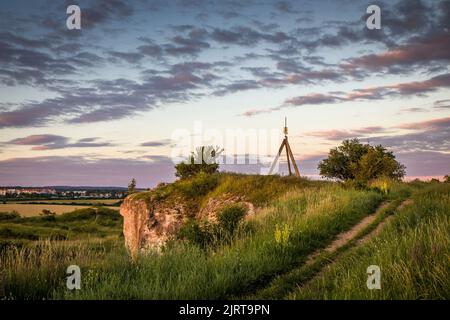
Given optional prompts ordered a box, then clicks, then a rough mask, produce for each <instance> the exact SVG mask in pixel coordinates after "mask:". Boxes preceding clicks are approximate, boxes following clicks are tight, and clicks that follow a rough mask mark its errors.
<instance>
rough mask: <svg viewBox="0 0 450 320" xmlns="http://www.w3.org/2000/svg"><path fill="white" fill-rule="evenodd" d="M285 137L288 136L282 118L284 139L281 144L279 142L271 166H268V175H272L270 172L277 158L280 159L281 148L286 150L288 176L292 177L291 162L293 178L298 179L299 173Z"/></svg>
mask: <svg viewBox="0 0 450 320" xmlns="http://www.w3.org/2000/svg"><path fill="white" fill-rule="evenodd" d="M287 135H288V128H287V119H286V118H284V139H283V142H281V146H280V149H278V154H277V156H276V157H275V159H274V160H273V162H272V165H271V166H270V170H269V175H270V174H272V171H273V169H274V168H275V165H276V163H277V161H278V158H280V155H281V153H282V152H283V148H286V157H287V163H288V169H289V175H290V176H291V175H292V170H291V162H292V166H293V167H294V170H295V176H297V177H300V172H299V171H298V168H297V163H295V159H294V155H293V154H292V150H291V146H290V145H289V141H288V137H287Z"/></svg>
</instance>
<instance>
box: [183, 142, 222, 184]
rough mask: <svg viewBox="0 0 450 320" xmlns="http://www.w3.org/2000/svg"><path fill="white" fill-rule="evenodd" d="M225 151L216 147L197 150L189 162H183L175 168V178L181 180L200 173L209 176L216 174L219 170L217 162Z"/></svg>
mask: <svg viewBox="0 0 450 320" xmlns="http://www.w3.org/2000/svg"><path fill="white" fill-rule="evenodd" d="M222 152H223V149H220V148H219V147H217V146H216V147H214V146H201V147H198V148H196V151H195V152H192V153H191V155H190V156H189V160H188V162H187V163H186V162H181V163H179V164H177V165H176V166H175V170H176V172H175V176H176V177H179V178H181V179H185V178H190V177H193V176H195V175H196V174H198V173H200V172H204V173H207V174H212V173H215V172H217V171H218V170H219V164H218V163H217V162H216V161H217V158H218V157H219V155H220V154H221V153H222Z"/></svg>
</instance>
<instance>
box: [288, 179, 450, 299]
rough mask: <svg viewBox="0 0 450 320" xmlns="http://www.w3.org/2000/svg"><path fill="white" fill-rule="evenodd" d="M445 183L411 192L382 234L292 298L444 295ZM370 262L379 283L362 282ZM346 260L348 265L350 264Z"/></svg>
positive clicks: (447, 242) (448, 220) (447, 247)
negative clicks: (377, 269) (411, 196)
mask: <svg viewBox="0 0 450 320" xmlns="http://www.w3.org/2000/svg"><path fill="white" fill-rule="evenodd" d="M449 230H450V185H448V184H437V185H435V186H431V187H429V188H427V189H426V190H423V191H421V192H419V193H417V194H416V195H415V196H414V199H413V204H412V205H409V206H407V207H405V208H404V209H403V210H402V211H401V212H400V213H398V214H397V215H396V216H395V217H394V220H393V221H392V223H391V224H389V225H387V226H386V227H385V229H384V230H383V231H382V232H381V234H380V235H379V236H378V237H376V238H373V239H372V240H371V241H370V242H368V243H367V244H365V245H363V246H362V247H359V248H355V249H353V250H350V251H349V252H348V253H347V254H346V255H344V257H342V258H341V259H340V260H338V261H337V262H336V263H335V264H333V265H331V266H330V267H328V268H327V269H326V270H325V272H324V273H323V274H321V276H320V277H317V278H315V279H314V280H313V281H312V282H311V283H309V284H308V285H307V286H305V287H302V288H300V289H298V290H296V291H295V292H294V293H292V294H291V295H290V296H289V298H291V299H449V298H450V237H449ZM369 265H378V266H380V268H381V289H380V290H369V289H367V286H366V281H367V274H366V269H367V267H368V266H369ZM349 266H352V267H351V269H349Z"/></svg>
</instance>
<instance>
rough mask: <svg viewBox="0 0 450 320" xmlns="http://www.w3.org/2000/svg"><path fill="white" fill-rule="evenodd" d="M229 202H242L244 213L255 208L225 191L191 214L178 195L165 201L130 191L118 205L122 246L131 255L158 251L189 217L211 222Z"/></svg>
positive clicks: (251, 211)
mask: <svg viewBox="0 0 450 320" xmlns="http://www.w3.org/2000/svg"><path fill="white" fill-rule="evenodd" d="M230 204H240V205H243V206H244V207H246V208H247V215H248V216H250V215H253V214H254V212H255V209H254V206H253V204H252V203H250V202H246V201H244V199H243V198H241V197H236V196H232V195H229V194H224V195H221V196H220V197H217V198H209V199H207V201H206V203H205V204H204V205H203V206H202V208H201V209H200V210H199V211H198V212H196V213H195V214H194V216H193V215H192V213H190V212H189V208H188V205H187V203H186V202H185V201H184V200H183V199H181V198H180V199H178V200H177V201H170V203H167V202H165V201H159V200H156V199H155V198H152V197H150V198H149V199H146V198H142V197H139V194H133V195H130V196H128V197H127V198H126V199H125V200H124V202H123V203H122V205H121V206H120V214H121V215H122V216H123V218H124V222H123V234H124V237H125V246H126V247H127V249H128V250H129V251H130V253H131V255H132V256H136V254H137V253H139V252H140V251H146V250H149V249H153V250H157V251H159V250H160V249H161V247H162V246H163V245H164V244H165V243H166V242H167V241H168V240H170V239H172V238H174V237H175V236H176V234H177V233H178V231H179V230H180V228H181V227H182V226H183V224H184V223H185V222H186V221H187V220H188V218H189V217H190V218H195V219H198V220H207V221H209V222H211V223H215V222H216V221H217V214H218V213H219V212H220V210H221V209H222V208H223V207H224V206H226V205H230Z"/></svg>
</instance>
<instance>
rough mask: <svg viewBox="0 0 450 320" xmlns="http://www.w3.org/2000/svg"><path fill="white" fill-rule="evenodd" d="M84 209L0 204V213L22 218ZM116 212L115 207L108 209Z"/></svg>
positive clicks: (54, 205) (48, 205) (53, 205)
mask: <svg viewBox="0 0 450 320" xmlns="http://www.w3.org/2000/svg"><path fill="white" fill-rule="evenodd" d="M83 208H86V205H58V204H51V202H49V204H23V203H7V204H0V212H12V211H16V212H18V213H19V214H20V215H22V216H24V217H32V216H38V215H39V214H40V213H42V210H45V209H46V210H50V211H51V212H54V213H56V214H63V213H67V212H72V211H74V210H79V209H83ZM110 208H111V209H115V210H117V209H118V208H117V207H110Z"/></svg>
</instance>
